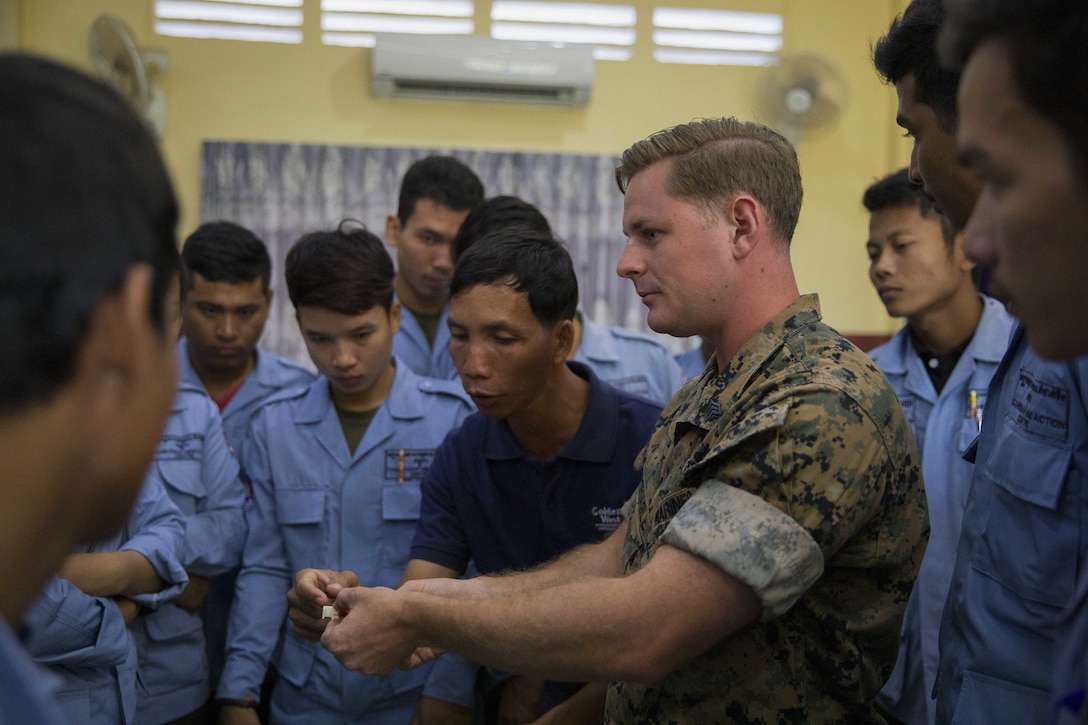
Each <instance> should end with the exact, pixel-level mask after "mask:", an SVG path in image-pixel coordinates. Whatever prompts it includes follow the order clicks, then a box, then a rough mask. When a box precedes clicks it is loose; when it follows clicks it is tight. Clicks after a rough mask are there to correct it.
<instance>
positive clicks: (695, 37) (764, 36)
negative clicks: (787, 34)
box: [653, 8, 783, 66]
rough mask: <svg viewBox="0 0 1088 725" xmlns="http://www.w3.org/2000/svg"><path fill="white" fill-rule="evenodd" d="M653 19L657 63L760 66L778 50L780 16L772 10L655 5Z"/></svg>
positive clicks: (779, 47)
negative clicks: (768, 11)
mask: <svg viewBox="0 0 1088 725" xmlns="http://www.w3.org/2000/svg"><path fill="white" fill-rule="evenodd" d="M653 23H654V59H655V60H657V61H658V62H661V63H686V64H698V65H749V66H764V65H770V64H772V63H774V62H776V61H777V59H778V53H780V52H781V51H782V27H783V22H782V16H781V15H778V14H775V13H748V12H740V11H734V10H707V9H697V8H657V9H655V10H654V15H653Z"/></svg>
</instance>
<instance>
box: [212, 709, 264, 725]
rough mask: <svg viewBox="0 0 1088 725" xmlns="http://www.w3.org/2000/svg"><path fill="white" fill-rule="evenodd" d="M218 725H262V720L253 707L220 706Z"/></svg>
mask: <svg viewBox="0 0 1088 725" xmlns="http://www.w3.org/2000/svg"><path fill="white" fill-rule="evenodd" d="M218 725H261V719H260V718H259V717H257V711H256V710H255V709H254V708H252V707H238V706H237V705H220V706H219V720H218Z"/></svg>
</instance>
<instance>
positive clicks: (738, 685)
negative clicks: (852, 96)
mask: <svg viewBox="0 0 1088 725" xmlns="http://www.w3.org/2000/svg"><path fill="white" fill-rule="evenodd" d="M616 178H617V181H618V182H619V186H620V189H621V190H622V191H623V193H624V203H623V231H624V234H625V235H626V236H627V240H628V241H627V245H626V246H625V247H624V249H623V252H622V253H621V255H620V259H619V262H618V264H617V271H618V272H619V274H620V275H622V276H623V277H626V278H628V279H630V280H631V282H632V284H633V285H634V288H635V292H636V293H638V295H639V297H641V298H642V302H643V304H644V305H645V306H646V308H647V323H648V324H649V326H650V327H651V328H652V329H654V330H656V331H658V332H665V333H668V334H671V335H675V336H677V337H687V336H690V335H699V336H701V337H702V338H704V339H705V340H707V341H708V343H709V344H710V345H711V346H712V347H713V349H714V361H715V363H716V369H715V367H710V366H708V369H707V370H706V371H705V372H704V374H703V375H702V376H701V377H700V378H699V379H698V380H693V381H690V382H689V383H688V384H687V386H686V387H685V388H683V389H682V390H681V392H679V393H678V394H677V396H678V397H677V398H676V399H675V402H674V403H673V404H671V405H670V407H669V408H668V409H666V411H665V413H664V414H663V418H662V420H661V422H660V425H659V426H658V427H657V428H656V429H655V433H654V437H653V438H652V440H651V442H650V444H649V446H648V448H647V449H646V452H645V454H644V455H642V456H641V457H640V459H641V461H642V474H643V482H642V484H641V485H640V487H639V489H637V492H636V494H635V495H634V497H633V498H632V499H631V500H630V501H629V502H628V503H627V504H626V505H625V508H624V516H625V518H626V519H627V523H626V525H621V527H620V528H619V529H617V531H616V533H615V534H613V535H612V536H610V537H609V538H608V539H606V540H605V541H604V542H602V543H600V544H596V545H592V546H585V547H580V548H578V549H575V550H574V551H572V552H569V553H568V554H566V555H564V556H563V557H561V558H559V559H557V560H556V561H554V562H551V563H550V564H548V565H546V566H544V567H541V568H539V569H537V570H534V571H531V572H523V573H518V574H513V575H508V576H499V577H478V578H476V579H471V580H464V581H459V580H452V579H446V580H430V581H427V582H409V583H408V584H407V585H405V586H403V587H401V588H400V589H398V590H397V591H389V590H380V589H360V588H350V589H346V590H345V591H343V592H341V593H340V594H339V595H338V597H337V600H336V605H337V607H339V608H342V609H347V610H350V611H351V615H350V616H348V617H345V618H343V619H342V620H338V621H336V622H333V623H332V624H329V625H328V627H327V628H324V629H321V628H316V630H315V628H314V624H313V623H314V622H315V621H316V617H317V615H318V611H317V609H316V607H314V605H313V603H312V600H313V598H314V597H313V596H312V595H313V592H315V591H317V590H318V588H319V587H320V585H321V584H322V583H323V581H324V580H325V579H327V577H328V576H329V575H327V574H322V573H320V572H314V571H312V570H310V571H305V572H302V573H300V574H299V575H298V577H296V587H295V589H294V590H292V593H291V594H289V595H288V598H289V600H291V601H292V605H293V607H294V608H293V610H292V620H293V621H294V622H295V623H296V631H298V629H299V628H301V629H304V630H306V631H310V632H313V631H316V632H317V633H318V634H319V636H320V638H321V641H322V644H324V646H325V647H327V648H328V649H329V651H331V652H332V653H333V654H334V655H335V656H336V657H337V659H338V660H339V661H340V662H341V663H343V664H345V665H346V666H348V667H350V668H352V669H358V670H361V671H363V672H364V673H366V674H382V673H384V672H387V671H389V670H390V669H392V668H395V667H397V666H398V665H401V664H403V663H405V662H406V661H408V662H409V663H415V662H418V661H423V660H427V659H429V658H431V657H433V656H434V655H435V653H436V650H452V651H455V652H457V653H459V654H461V655H464V656H466V657H468V658H469V659H471V660H473V661H476V662H482V663H484V664H487V665H491V666H495V667H500V668H503V669H506V670H508V671H512V672H519V673H525V674H531V675H537V676H541V677H545V678H548V679H557V680H576V681H582V682H602V681H611V682H615V683H617V684H616V685H614V686H613V687H612V688H611V692H610V696H609V698H608V704H607V709H606V719H607V720H608V721H609V722H631V723H652V724H653V725H658V724H659V723H660V724H665V723H693V724H694V725H703V724H704V723H715V722H728V723H745V722H756V723H780V722H784V723H789V722H797V723H808V722H813V723H816V722H818V723H825V722H842V723H855V722H862V723H864V722H874V721H875V722H879V716H878V715H877V714H876V713H875V712H873V710H872V709H871V706H870V705H869V704H868V703H869V701H870V700H871V698H872V696H873V695H875V694H876V692H877V690H878V689H879V687H880V685H881V684H882V682H883V681H884V678H885V677H886V676H887V675H888V673H889V672H890V671H891V667H892V664H893V662H894V659H895V653H896V645H897V641H898V633H899V623H900V618H901V617H902V613H903V610H904V606H905V604H906V601H907V597H908V594H909V592H910V588H911V584H912V581H913V577H914V575H915V572H916V571H917V568H918V565H919V563H920V561H921V556H922V551H923V549H924V547H925V539H926V531H927V526H928V524H927V515H926V502H925V492H924V490H923V488H922V482H921V477H920V473H919V468H918V456H917V451H916V449H915V446H914V443H913V439H912V437H911V432H910V428H909V427H908V425H907V421H906V417H905V415H904V413H903V411H902V409H901V407H900V405H899V402H898V401H897V399H896V397H895V394H894V392H893V391H892V389H891V387H890V385H889V384H888V382H887V380H885V379H884V377H883V376H882V375H881V374H880V373H879V372H878V371H877V370H876V368H874V367H873V365H872V364H871V363H870V362H869V360H868V359H867V358H865V357H864V356H863V355H862V354H861V353H860V352H859V351H858V350H857V349H855V348H854V347H853V346H852V345H850V344H849V343H847V342H846V341H844V340H843V339H842V338H841V337H840V336H839V335H838V334H837V333H835V332H833V331H832V330H831V329H830V328H829V327H827V326H825V325H823V324H822V323H821V322H820V318H819V313H818V310H817V307H816V300H815V298H814V297H802V296H801V294H800V292H799V291H798V288H797V282H796V279H795V275H794V272H793V266H792V261H791V260H790V242H791V240H792V238H793V232H794V230H795V229H796V226H797V220H798V216H799V214H800V209H801V198H802V189H801V172H800V168H799V167H798V164H797V154H796V152H795V151H794V150H793V148H792V147H791V146H790V145H789V142H788V141H786V140H785V139H784V138H783V137H782V136H781V135H780V134H778V133H776V132H774V131H773V130H771V129H769V128H767V127H765V126H760V125H759V124H753V123H743V122H740V121H737V120H736V119H732V118H722V119H706V120H702V121H695V122H692V123H688V124H684V125H682V126H677V127H675V128H672V129H667V130H665V131H662V132H659V133H656V134H653V135H652V136H650V137H649V138H647V139H645V140H643V141H640V142H638V143H637V144H635V145H634V146H632V147H631V148H630V149H628V150H627V151H625V152H624V154H623V158H622V160H621V163H620V166H619V167H618V168H617V170H616ZM336 576H339V575H336ZM323 577H324V579H323ZM345 582H346V580H338V581H337V583H339V584H344V583H345ZM347 583H350V582H347ZM317 626H318V627H320V625H317ZM555 714H556V716H557V717H556V721H559V722H569V721H570V720H568V719H564V718H563V716H562V715H560V714H559V713H555Z"/></svg>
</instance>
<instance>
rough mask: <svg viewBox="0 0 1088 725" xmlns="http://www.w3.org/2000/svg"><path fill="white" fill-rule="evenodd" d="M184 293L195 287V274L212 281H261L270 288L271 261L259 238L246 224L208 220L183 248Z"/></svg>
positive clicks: (182, 292) (262, 287) (187, 240)
mask: <svg viewBox="0 0 1088 725" xmlns="http://www.w3.org/2000/svg"><path fill="white" fill-rule="evenodd" d="M181 260H182V276H181V296H182V297H185V295H187V294H188V293H189V290H191V289H192V288H193V275H194V274H199V275H200V276H201V277H203V278H204V279H206V280H208V281H209V282H226V283H227V284H244V283H246V282H252V281H253V280H255V279H258V278H259V279H260V280H261V290H262V291H264V292H267V291H268V285H269V283H270V282H271V279H272V260H271V258H270V257H269V256H268V248H267V247H266V246H265V244H264V242H262V241H261V240H260V238H259V237H258V236H257V235H256V234H254V233H253V232H251V231H250V230H248V229H246V228H245V227H243V226H240V225H238V224H235V223H234V222H228V221H215V222H206V223H204V224H201V225H200V226H199V227H197V228H196V231H194V232H193V233H192V234H190V235H189V236H188V238H187V239H186V240H185V246H183V247H182V249H181Z"/></svg>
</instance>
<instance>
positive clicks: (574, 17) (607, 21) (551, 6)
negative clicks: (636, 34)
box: [491, 0, 638, 27]
mask: <svg viewBox="0 0 1088 725" xmlns="http://www.w3.org/2000/svg"><path fill="white" fill-rule="evenodd" d="M637 16H638V14H637V12H636V11H635V8H634V7H632V6H630V5H598V4H592V3H561V2H522V1H521V0H495V2H494V3H493V4H492V5H491V19H492V20H512V21H519V22H533V23H575V24H578V25H608V26H612V27H633V26H634V24H635V20H636V18H637Z"/></svg>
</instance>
